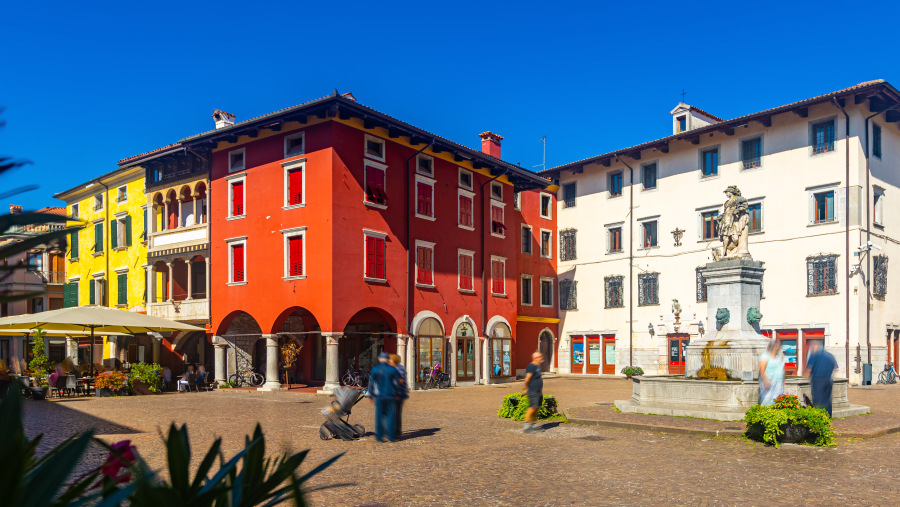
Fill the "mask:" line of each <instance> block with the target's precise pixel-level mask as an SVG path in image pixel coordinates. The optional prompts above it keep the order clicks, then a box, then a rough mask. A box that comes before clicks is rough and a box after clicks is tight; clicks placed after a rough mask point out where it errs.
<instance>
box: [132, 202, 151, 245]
mask: <svg viewBox="0 0 900 507" xmlns="http://www.w3.org/2000/svg"><path fill="white" fill-rule="evenodd" d="M147 220H148V218H147V208H144V232H143V233H141V239H143V240H146V239H147V229H149V228H150V227H149V225H148V222H147ZM129 236H130V234H129Z"/></svg>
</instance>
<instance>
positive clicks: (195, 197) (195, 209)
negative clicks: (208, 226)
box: [191, 194, 199, 225]
mask: <svg viewBox="0 0 900 507" xmlns="http://www.w3.org/2000/svg"><path fill="white" fill-rule="evenodd" d="M191 197H193V198H194V225H196V224H197V223H199V222H198V221H197V196H196V195H195V194H191Z"/></svg>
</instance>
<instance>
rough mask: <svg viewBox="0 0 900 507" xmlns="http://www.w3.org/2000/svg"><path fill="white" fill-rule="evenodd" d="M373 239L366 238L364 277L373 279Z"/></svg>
mask: <svg viewBox="0 0 900 507" xmlns="http://www.w3.org/2000/svg"><path fill="white" fill-rule="evenodd" d="M375 239H376V238H373V237H371V236H366V276H367V277H369V278H375Z"/></svg>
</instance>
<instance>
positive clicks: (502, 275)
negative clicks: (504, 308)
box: [491, 256, 506, 296]
mask: <svg viewBox="0 0 900 507" xmlns="http://www.w3.org/2000/svg"><path fill="white" fill-rule="evenodd" d="M491 294H493V295H495V296H504V295H506V259H504V258H503V257H494V256H491Z"/></svg>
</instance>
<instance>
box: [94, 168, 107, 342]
mask: <svg viewBox="0 0 900 507" xmlns="http://www.w3.org/2000/svg"><path fill="white" fill-rule="evenodd" d="M97 183H99V184H101V185H103V188H104V189H105V191H104V194H103V207H104V208H105V209H104V212H105V215H106V216H105V218H104V219H103V229H104V230H105V229H107V228H108V227H109V206H110V202H109V187H108V186H106V184H105V183H103V180H102V179H100V178H97ZM110 234H112V231H110V230H107V231H106V234H104V235H103V258H104V259H106V267H105V268H104V270H103V281H104V282H105V284H104V287H103V299H104V300H105V304H104V303H103V302H101V303H100V304H101V305H104V306H109V248H107V246H112V244H111V243H109V241H108V239H109V237H110ZM93 346H94V344H93V343H91V347H93Z"/></svg>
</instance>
